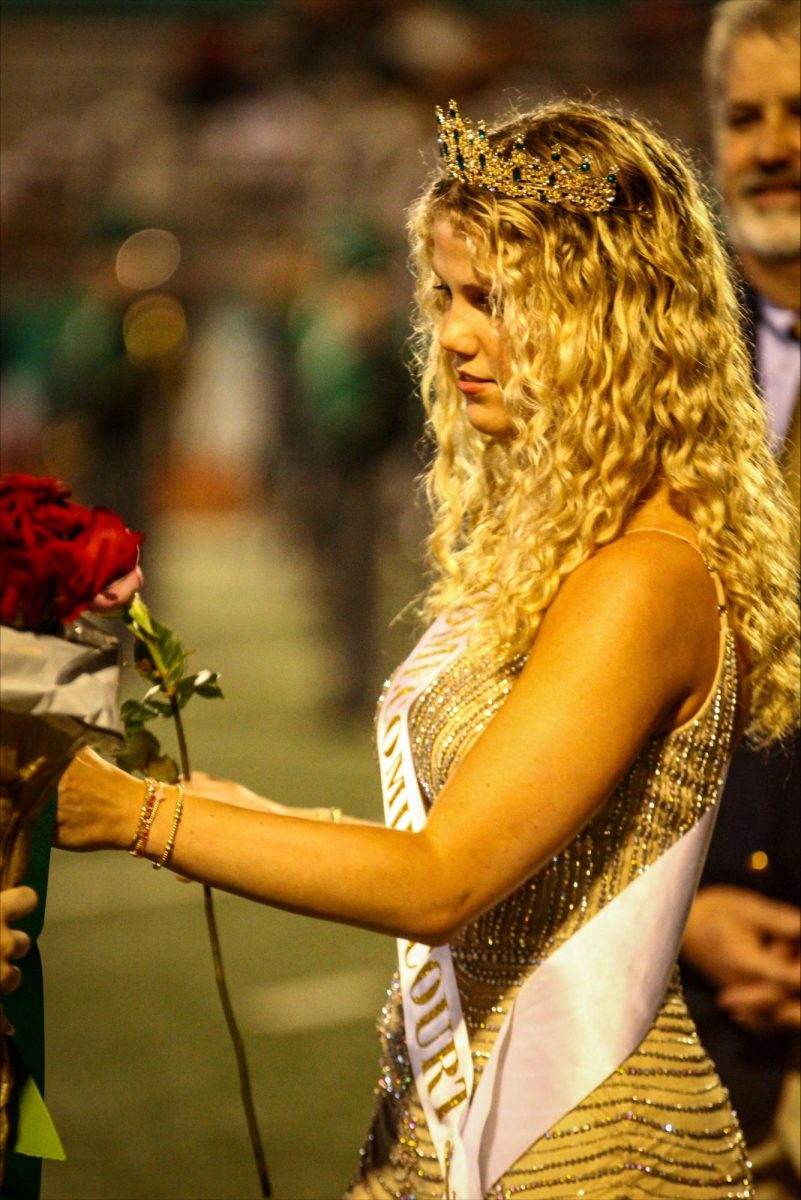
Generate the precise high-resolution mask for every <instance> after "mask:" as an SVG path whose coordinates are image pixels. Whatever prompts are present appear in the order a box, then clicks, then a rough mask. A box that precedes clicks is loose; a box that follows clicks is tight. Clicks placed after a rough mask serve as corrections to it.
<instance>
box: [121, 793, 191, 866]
mask: <svg viewBox="0 0 801 1200" xmlns="http://www.w3.org/2000/svg"><path fill="white" fill-rule="evenodd" d="M176 786H177V788H178V798H177V800H176V801H175V812H174V813H173V818H172V826H171V827H170V833H169V837H168V838H167V842H166V844H165V846H164V850H163V851H162V854H161V857H160V858H158V859H157V860H156V861H155V862H154V863H153V870H154V871H160V870H161V868H162V867H166V865H167V863H168V862H169V861H170V856H171V855H172V852H173V849H174V847H175V835H176V834H177V832H178V825H179V823H180V820H181V813H182V811H183V807H184V785H183V784H182V783H178V784H177V785H176ZM163 799H164V792H163V791H162V788H161V784H160V783H159V782H158V780H157V779H153V778H152V777H151V776H148V778H147V779H146V780H145V798H144V800H143V801H142V807H141V808H140V810H139V824H138V825H137V827H136V833H135V834H134V839H133V841H132V842H131V845H130V847H129V850H128V853H129V854H132V855H133V856H134V858H144V856H145V851H146V850H147V839H148V838H149V837H150V830H151V829H152V827H153V822H154V821H155V819H156V813H157V812H158V810H159V805H160V804H161V802H162V800H163Z"/></svg>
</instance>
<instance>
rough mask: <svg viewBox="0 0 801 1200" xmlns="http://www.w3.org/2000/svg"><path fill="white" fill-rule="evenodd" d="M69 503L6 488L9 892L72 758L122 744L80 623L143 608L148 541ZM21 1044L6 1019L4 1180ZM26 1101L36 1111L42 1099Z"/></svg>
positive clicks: (35, 490) (1, 518)
mask: <svg viewBox="0 0 801 1200" xmlns="http://www.w3.org/2000/svg"><path fill="white" fill-rule="evenodd" d="M69 496H70V493H69V489H68V488H66V487H65V485H64V484H63V483H61V482H60V481H59V480H57V479H33V478H31V477H29V476H26V475H9V476H6V477H5V478H4V479H2V480H0V551H2V554H1V555H0V623H1V624H2V630H0V652H1V654H2V673H1V674H0V708H1V709H2V729H0V849H1V850H2V859H1V860H0V889H5V888H10V887H14V886H15V885H16V884H18V883H19V882H20V880H21V879H22V877H23V875H24V873H25V870H26V867H27V864H28V857H29V847H30V838H31V833H32V830H33V827H34V825H35V823H36V820H37V818H38V816H39V814H40V812H41V810H42V808H43V807H44V805H45V803H46V801H47V800H48V798H49V797H50V796H51V795H52V793H53V791H54V789H55V787H56V785H57V783H58V780H59V778H60V776H61V774H62V773H63V772H64V770H66V767H67V765H68V764H69V762H70V760H71V759H72V758H73V756H74V755H75V754H76V753H77V752H78V750H79V749H80V748H81V747H82V746H85V745H89V744H91V745H100V746H109V745H113V744H114V743H115V742H116V743H118V744H119V743H121V739H122V727H121V722H120V713H119V706H118V689H119V665H118V655H117V643H116V640H115V639H114V638H110V637H108V636H107V635H105V634H104V633H102V632H101V631H100V630H98V629H96V628H93V627H92V626H90V625H88V624H87V623H86V622H84V621H81V620H80V619H79V618H80V616H81V614H82V613H83V612H84V611H85V610H87V609H91V610H94V611H95V612H107V611H110V610H112V609H115V608H119V607H120V606H121V605H122V604H124V603H126V602H127V601H128V600H130V599H131V598H132V596H133V595H134V593H135V592H136V590H137V588H138V587H139V585H140V583H141V581H142V574H141V571H140V568H139V547H140V544H141V541H142V538H141V535H140V534H138V533H133V532H132V531H131V530H130V529H127V528H126V526H125V524H124V522H123V521H122V520H121V518H120V517H118V516H117V515H116V513H112V512H109V511H108V510H107V509H102V508H93V509H89V508H84V507H83V506H82V505H79V504H75V503H73V502H72V501H71V500H70V498H69ZM11 1032H12V1031H11V1029H10V1026H9V1025H8V1023H7V1021H6V1019H5V1017H4V1016H3V1014H2V1009H0V1178H2V1170H3V1162H4V1159H5V1151H6V1147H7V1144H8V1138H9V1120H8V1114H9V1105H10V1103H11V1100H12V1096H13V1094H14V1093H13V1080H12V1077H11V1067H10V1059H9V1054H8V1045H7V1042H6V1038H7V1036H8V1035H9V1034H10V1033H11ZM26 1096H27V1097H28V1099H29V1100H30V1102H31V1104H33V1105H34V1106H35V1105H36V1103H37V1100H38V1096H37V1094H35V1093H29V1092H26ZM17 1100H19V1097H17ZM38 1102H39V1104H41V1102H40V1100H39V1101H38ZM22 1116H23V1112H22V1111H21V1113H20V1124H22ZM43 1121H44V1124H45V1125H46V1124H47V1118H46V1117H44V1116H43V1107H40V1109H39V1110H38V1116H37V1115H34V1116H31V1114H30V1113H28V1114H27V1115H26V1121H25V1127H26V1129H28V1130H32V1131H33V1132H32V1133H31V1135H30V1141H29V1143H26V1146H27V1149H26V1150H25V1151H24V1152H26V1153H31V1154H36V1153H37V1130H38V1132H39V1134H42V1122H43ZM48 1136H49V1131H46V1132H45V1133H44V1134H43V1137H44V1141H45V1142H46V1141H47V1140H48Z"/></svg>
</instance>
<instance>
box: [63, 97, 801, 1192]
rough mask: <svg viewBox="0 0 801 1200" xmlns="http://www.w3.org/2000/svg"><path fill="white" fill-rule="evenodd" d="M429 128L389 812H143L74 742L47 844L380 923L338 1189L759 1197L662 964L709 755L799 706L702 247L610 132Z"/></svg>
mask: <svg viewBox="0 0 801 1200" xmlns="http://www.w3.org/2000/svg"><path fill="white" fill-rule="evenodd" d="M439 138H440V146H441V150H442V155H443V166H442V169H441V172H440V173H439V174H438V176H437V177H436V178H435V179H434V180H433V182H431V183H430V185H429V186H428V188H427V189H426V191H425V193H424V194H423V196H422V197H421V199H420V200H419V201H418V202H417V204H416V205H415V206H414V208H413V210H412V214H411V238H412V258H413V263H414V269H415V272H416V275H417V283H418V291H417V301H418V304H417V333H418V340H417V347H418V353H419V363H420V368H421V378H422V393H423V398H424V402H425V405H426V409H427V412H428V415H429V419H430V426H431V430H432V433H433V436H434V438H435V439H436V446H437V453H436V456H435V458H434V460H433V464H432V467H431V470H430V473H429V476H428V488H429V494H430V498H431V504H432V508H433V516H434V524H433V534H432V537H431V563H432V568H433V583H432V586H431V589H430V592H429V594H428V597H427V608H428V616H429V618H430V619H431V620H433V625H431V627H430V628H429V630H428V632H427V633H426V634H425V635H424V636H423V638H422V640H421V642H420V643H419V645H418V647H417V649H416V650H415V651H414V652H413V653H412V655H411V656H410V658H409V659H408V660H407V662H406V663H404V664H403V665H402V667H401V668H400V669H399V671H398V672H397V673H396V675H395V676H394V677H393V680H392V681H391V682H390V684H389V685H388V689H387V691H386V692H385V694H384V696H383V697H382V701H381V705H380V710H379V720H378V727H377V739H378V752H379V761H380V765H381V775H382V785H383V793H384V807H385V818H386V826H387V827H381V826H379V825H371V824H365V823H358V822H349V821H348V820H347V819H338V818H339V817H340V813H339V811H338V809H336V810H334V809H331V810H329V809H326V808H320V809H317V810H310V811H296V810H288V809H285V808H282V807H280V806H278V805H276V804H273V803H272V802H269V801H266V800H263V799H262V798H260V797H257V796H255V795H254V794H253V793H251V792H248V791H246V790H245V789H242V788H238V787H237V785H235V784H228V783H224V782H220V781H215V780H212V779H210V778H208V777H204V776H198V777H193V779H192V781H191V788H188V789H187V791H186V794H185V797H184V799H183V801H181V798H180V795H179V793H178V791H176V789H173V788H168V789H165V791H166V793H167V794H166V796H165V802H164V803H162V804H161V806H160V808H159V809H158V812H157V815H156V817H155V819H154V820H153V821H152V824H150V826H149V828H143V825H142V821H141V820H140V824H139V826H137V820H138V819H139V814H140V809H142V801H143V795H142V787H143V785H142V783H141V781H137V780H135V779H133V778H131V777H129V776H127V775H125V774H123V773H122V772H120V771H118V770H116V769H115V768H114V767H111V766H109V765H107V764H105V763H103V762H101V761H100V760H99V759H98V758H96V757H95V756H93V755H82V756H81V757H80V758H79V759H77V760H76V762H75V763H74V765H73V767H72V768H71V769H70V771H69V773H68V775H67V776H66V777H65V779H64V782H63V784H62V788H61V797H60V799H61V807H60V825H59V830H60V833H59V836H60V841H61V844H62V845H63V846H66V847H68V848H73V849H92V848H99V847H113V848H117V849H120V850H122V849H128V848H129V847H130V846H131V844H132V842H135V845H136V848H137V849H138V850H139V851H141V852H143V853H145V854H146V856H147V857H149V858H152V859H154V860H156V861H160V862H167V861H169V863H170V865H171V866H172V867H174V869H176V870H177V871H179V872H181V873H182V874H184V875H187V876H190V877H191V878H193V879H199V880H203V881H205V882H207V883H210V884H212V885H213V886H215V887H220V888H223V889H226V890H228V891H232V892H235V893H237V894H238V895H241V896H246V897H251V898H253V899H256V900H259V901H261V902H264V903H268V904H273V905H277V906H279V907H282V908H286V909H291V910H293V911H296V912H299V913H307V914H311V915H313V916H316V917H324V918H327V919H329V920H333V921H343V922H346V923H350V924H356V925H360V926H363V927H365V928H368V929H373V930H378V931H380V932H382V933H386V934H389V935H392V936H394V937H396V938H397V939H398V955H399V968H398V974H397V976H396V977H395V980H394V982H393V987H392V991H391V997H392V998H391V1000H390V1002H389V1003H388V1005H387V1008H386V1009H385V1011H384V1013H383V1016H382V1024H381V1030H382V1044H383V1058H382V1068H381V1077H380V1080H379V1102H378V1109H377V1113H376V1117H375V1121H374V1125H373V1127H372V1129H371V1131H370V1134H369V1137H368V1140H367V1142H366V1145H365V1149H364V1152H363V1156H362V1165H361V1169H360V1172H359V1176H358V1179H357V1181H356V1182H354V1183H353V1185H352V1187H351V1189H350V1191H349V1192H348V1195H349V1196H350V1197H352V1198H353V1200H355V1198H357V1197H387V1196H394V1197H410V1196H415V1197H426V1196H427V1197H440V1198H441V1197H444V1196H446V1195H447V1196H453V1197H457V1198H459V1200H472V1198H474V1197H480V1196H493V1197H502V1196H503V1197H511V1196H517V1195H521V1196H525V1195H531V1196H539V1197H545V1198H549V1200H556V1198H557V1197H559V1198H560V1200H562V1198H566V1197H577V1196H587V1197H593V1196H594V1197H599V1198H603V1200H613V1198H614V1200H622V1198H623V1197H626V1198H628V1197H639V1196H643V1197H645V1196H649V1197H651V1196H662V1197H669V1200H690V1198H693V1200H723V1197H750V1196H752V1195H753V1190H752V1187H751V1184H750V1181H749V1169H748V1163H747V1160H746V1151H745V1148H744V1146H743V1142H742V1136H741V1134H740V1131H739V1127H738V1124H737V1120H736V1117H735V1115H734V1114H733V1113H732V1111H731V1108H730V1105H729V1101H728V1096H727V1093H726V1092H725V1090H724V1089H723V1088H722V1087H721V1085H720V1082H719V1080H718V1078H717V1075H716V1073H715V1068H714V1066H713V1064H712V1063H711V1062H710V1061H709V1059H708V1057H707V1055H706V1054H705V1052H704V1049H703V1047H702V1046H701V1045H700V1044H699V1042H698V1039H697V1036H696V1034H695V1031H694V1027H693V1025H692V1022H691V1021H690V1019H689V1017H688V1014H687V1011H686V1008H685V1005H684V1001H683V999H682V994H681V987H680V983H679V980H678V978H677V976H676V974H675V968H674V963H675V958H676V954H677V949H678V944H679V940H680V937H681V931H682V927H683V924H684V919H685V916H686V912H687V909H688V907H689V904H690V902H691V899H692V895H693V891H694V888H695V883H696V880H697V876H698V871H699V870H700V867H701V863H702V861H703V856H704V853H705V847H706V844H707V842H708V838H709V835H710V833H711V828H712V823H713V821H714V816H715V811H716V804H717V799H718V796H719V792H720V788H721V785H722V781H723V778H724V776H725V772H726V767H727V763H728V760H729V757H730V754H731V751H732V747H733V746H734V744H735V742H736V740H737V739H738V738H739V737H740V735H741V734H742V733H743V732H744V731H745V732H747V734H748V736H749V737H751V738H752V739H753V741H754V742H755V743H756V744H764V743H767V742H769V741H771V740H773V739H775V738H777V737H779V736H781V735H782V734H783V733H784V732H785V731H786V730H787V729H789V728H790V727H791V726H792V725H793V724H794V722H795V721H796V718H797V713H796V707H797V690H796V686H797V685H796V679H797V651H796V641H795V638H796V622H797V615H796V611H795V606H794V603H793V600H794V594H795V586H796V585H795V580H794V572H793V566H792V562H791V556H790V553H789V549H788V546H789V520H788V505H787V502H786V499H785V496H784V492H783V490H782V484H781V482H780V479H779V476H778V474H777V471H776V468H775V466H774V465H773V461H772V459H771V456H770V454H769V452H768V450H767V448H766V445H765V440H764V428H763V418H762V415H761V410H760V406H759V404H758V402H757V400H756V398H755V396H754V394H753V391H752V388H751V384H750V382H749V368H748V363H747V359H746V354H745V351H744V349H743V347H742V345H741V344H740V341H739V339H738V333H737V328H738V318H737V306H736V300H735V296H734V293H733V290H732V287H731V284H730V281H729V278H728V274H727V268H726V264H725V258H724V255H723V254H722V252H721V249H720V246H719V244H718V239H717V235H716V233H715V230H714V228H713V224H712V221H711V219H710V216H709V212H708V210H707V208H706V206H705V204H704V201H703V199H702V197H701V194H700V191H699V187H698V184H697V182H696V180H695V179H694V177H693V173H692V171H691V169H690V166H689V164H688V161H687V156H686V154H685V153H683V152H682V151H681V150H679V149H676V148H673V147H671V146H669V145H667V144H666V143H665V142H664V141H663V140H662V139H661V138H660V137H658V136H657V135H656V134H655V133H653V132H652V131H651V130H650V129H648V128H647V127H646V126H644V125H643V124H640V123H639V122H637V121H634V120H631V119H626V118H623V117H621V116H617V115H610V114H608V113H605V112H603V111H600V110H599V109H597V108H595V107H592V106H589V105H581V104H572V103H559V104H554V105H551V106H548V107H544V108H541V109H539V110H537V111H535V112H534V113H531V114H530V115H528V116H524V117H520V118H519V119H515V120H513V121H512V122H511V123H507V124H506V125H503V126H501V127H500V128H498V129H496V130H495V131H492V132H489V131H487V130H486V129H485V128H484V127H483V126H482V125H480V124H479V125H478V126H476V127H475V128H474V127H473V126H472V125H471V124H470V123H469V122H465V121H464V120H463V119H462V117H461V115H460V114H459V111H458V108H457V107H456V105H455V104H453V103H452V104H451V105H450V107H449V109H448V110H446V111H445V112H444V113H441V114H440V126H439ZM151 786H152V785H151ZM324 799H325V803H326V804H328V803H330V802H331V800H332V799H333V801H334V803H335V804H339V803H341V802H343V801H344V800H345V799H346V798H345V797H339V796H337V797H333V798H332V797H325V798H324ZM224 802H227V803H224ZM235 806H239V807H235ZM145 808H146V806H145ZM244 808H250V809H251V810H253V809H258V810H261V811H243V809H244ZM309 817H312V818H322V819H312V820H308V819H304V818H309ZM328 818H331V819H328ZM145 824H147V822H145Z"/></svg>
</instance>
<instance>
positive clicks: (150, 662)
mask: <svg viewBox="0 0 801 1200" xmlns="http://www.w3.org/2000/svg"><path fill="white" fill-rule="evenodd" d="M122 620H123V621H124V623H125V624H126V625H127V626H128V628H129V629H131V630H132V632H133V634H134V636H135V638H136V643H135V659H136V666H137V668H138V669H139V670H140V671H141V672H142V674H143V675H145V676H147V678H149V679H150V680H151V681H153V682H154V686H153V687H151V688H150V690H149V691H148V693H147V694H146V696H145V698H144V701H143V702H142V703H139V702H138V701H135V700H128V701H126V702H125V704H124V705H123V709H122V712H123V718H124V720H125V724H126V730H127V732H128V735H129V753H128V754H127V755H123V758H127V761H126V762H125V765H126V766H128V767H129V768H130V769H137V768H138V769H141V770H145V769H146V768H150V770H149V773H151V774H154V773H155V772H156V770H159V771H160V773H161V774H163V775H169V774H170V771H169V768H170V767H172V768H173V769H174V766H175V764H174V763H172V762H171V760H170V759H167V758H165V757H163V756H160V749H159V745H158V741H157V740H156V738H154V737H153V735H152V734H150V733H146V732H145V731H144V723H145V721H148V720H151V719H152V718H153V717H157V716H161V717H170V718H172V721H173V726H174V728H175V735H176V739H177V741H178V756H179V759H180V768H181V776H182V777H183V778H184V779H187V780H188V779H189V777H190V775H191V770H190V766H189V751H188V749H187V744H186V734H185V732H184V723H183V719H182V716H181V709H182V708H183V706H184V705H185V704H186V702H187V701H188V700H189V699H190V697H191V696H193V695H199V696H206V697H208V698H214V697H217V696H222V691H221V690H220V687H219V684H218V682H217V675H216V673H215V672H212V671H199V672H198V673H197V674H196V675H191V676H186V675H185V668H186V654H185V653H184V650H183V648H182V646H181V644H180V642H179V641H178V639H177V637H176V636H175V634H174V633H173V632H172V630H170V629H168V628H167V626H166V625H161V624H160V623H159V622H158V621H156V620H154V619H153V617H152V616H151V614H150V612H149V611H148V609H147V607H146V605H145V604H144V602H143V601H142V600H141V598H140V597H139V596H138V595H137V596H135V597H134V599H133V600H132V601H131V603H130V605H129V606H128V608H127V609H125V611H124V612H123V614H122ZM132 742H133V745H132V746H131V743H132ZM203 905H204V908H205V912H206V926H207V928H208V932H209V943H210V946H211V956H212V961H213V963H214V978H215V981H216V983H217V992H218V994H219V997H220V1003H221V1004H222V1010H223V1014H224V1016H225V1023H226V1025H227V1026H228V1033H229V1035H230V1038H231V1042H232V1044H233V1047H234V1054H235V1056H236V1065H237V1071H238V1073H239V1090H240V1094H241V1096H242V1105H243V1107H244V1110H245V1119H246V1121H247V1127H248V1133H249V1134H250V1144H251V1146H252V1149H253V1157H254V1159H255V1163H256V1172H257V1174H258V1177H259V1184H260V1187H261V1194H262V1196H263V1197H270V1196H272V1190H271V1187H270V1177H269V1174H268V1173H267V1164H266V1162H265V1159H264V1149H263V1147H262V1143H261V1136H260V1134H259V1128H258V1125H257V1123H256V1111H255V1108H254V1105H253V1092H252V1089H251V1085H250V1071H249V1070H248V1063H247V1057H246V1055H245V1048H244V1045H243V1043H242V1035H241V1034H240V1032H239V1027H238V1025H237V1023H236V1017H235V1016H234V1010H233V1007H232V1005H231V997H230V995H229V992H228V984H227V982H226V978H225V969H224V967H223V960H222V951H221V949H220V935H219V931H218V928H217V917H216V914H215V912H214V898H213V895H212V890H211V888H210V887H209V886H208V884H203Z"/></svg>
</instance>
